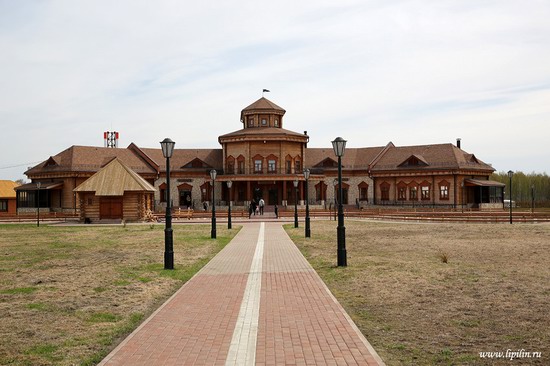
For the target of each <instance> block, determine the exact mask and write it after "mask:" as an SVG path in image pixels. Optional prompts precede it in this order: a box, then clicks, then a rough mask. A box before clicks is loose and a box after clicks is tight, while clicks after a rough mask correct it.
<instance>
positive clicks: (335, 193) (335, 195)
mask: <svg viewBox="0 0 550 366" xmlns="http://www.w3.org/2000/svg"><path fill="white" fill-rule="evenodd" d="M332 185H333V186H334V221H336V211H337V206H338V191H337V189H338V178H334V180H333V181H332Z"/></svg>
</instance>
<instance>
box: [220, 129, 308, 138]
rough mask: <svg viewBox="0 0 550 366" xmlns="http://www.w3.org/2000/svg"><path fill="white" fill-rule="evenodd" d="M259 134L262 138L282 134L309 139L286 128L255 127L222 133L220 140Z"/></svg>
mask: <svg viewBox="0 0 550 366" xmlns="http://www.w3.org/2000/svg"><path fill="white" fill-rule="evenodd" d="M253 135H258V136H261V138H266V139H269V138H270V137H272V138H273V137H275V138H276V137H281V136H295V137H300V138H306V139H308V138H309V137H308V135H305V134H302V133H298V132H294V131H290V130H285V129H284V128H279V127H254V128H243V129H240V130H237V131H233V132H230V133H226V134H225V135H221V136H220V137H219V138H218V140H220V139H223V138H228V137H238V136H253Z"/></svg>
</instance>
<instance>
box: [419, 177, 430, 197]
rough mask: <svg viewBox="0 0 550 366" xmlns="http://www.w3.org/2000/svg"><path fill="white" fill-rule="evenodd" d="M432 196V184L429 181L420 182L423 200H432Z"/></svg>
mask: <svg viewBox="0 0 550 366" xmlns="http://www.w3.org/2000/svg"><path fill="white" fill-rule="evenodd" d="M430 197H431V185H430V183H429V182H428V181H424V182H422V183H421V184H420V199H422V200H423V201H428V200H430Z"/></svg>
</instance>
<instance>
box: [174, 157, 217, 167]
mask: <svg viewBox="0 0 550 366" xmlns="http://www.w3.org/2000/svg"><path fill="white" fill-rule="evenodd" d="M181 168H182V169H202V168H212V166H210V165H208V164H206V163H205V162H204V161H202V160H201V159H199V158H195V159H193V160H191V161H190V162H188V163H187V164H185V165H183V166H182V167H181Z"/></svg>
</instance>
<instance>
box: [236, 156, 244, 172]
mask: <svg viewBox="0 0 550 366" xmlns="http://www.w3.org/2000/svg"><path fill="white" fill-rule="evenodd" d="M244 162H245V158H244V156H242V155H239V156H238V157H237V174H245V168H244V165H245V164H244Z"/></svg>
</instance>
